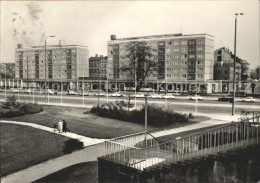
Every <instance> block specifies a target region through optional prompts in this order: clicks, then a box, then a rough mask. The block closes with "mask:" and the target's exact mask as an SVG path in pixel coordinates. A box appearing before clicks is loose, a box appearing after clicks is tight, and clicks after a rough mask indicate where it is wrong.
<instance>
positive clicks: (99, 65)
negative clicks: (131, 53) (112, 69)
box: [89, 55, 107, 78]
mask: <svg viewBox="0 0 260 183" xmlns="http://www.w3.org/2000/svg"><path fill="white" fill-rule="evenodd" d="M89 77H90V78H106V77H107V57H104V56H103V55H100V56H98V55H96V56H95V57H90V58H89Z"/></svg>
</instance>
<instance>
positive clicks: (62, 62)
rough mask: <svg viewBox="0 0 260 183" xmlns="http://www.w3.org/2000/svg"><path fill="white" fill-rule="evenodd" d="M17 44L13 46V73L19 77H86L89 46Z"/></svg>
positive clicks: (66, 79)
mask: <svg viewBox="0 0 260 183" xmlns="http://www.w3.org/2000/svg"><path fill="white" fill-rule="evenodd" d="M46 50H47V52H46V62H45V47H44V46H33V47H22V46H21V45H19V46H18V48H16V50H15V63H16V66H15V77H16V78H17V79H19V80H22V81H28V82H38V83H39V84H43V82H44V81H45V79H46V80H47V81H48V82H50V83H51V82H59V81H61V80H62V82H65V83H66V82H71V81H75V80H77V79H79V77H89V64H88V58H89V50H88V47H87V46H79V45H62V46H60V45H48V46H47V48H46Z"/></svg>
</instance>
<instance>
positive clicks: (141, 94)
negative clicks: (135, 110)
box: [133, 93, 145, 98]
mask: <svg viewBox="0 0 260 183" xmlns="http://www.w3.org/2000/svg"><path fill="white" fill-rule="evenodd" d="M133 97H136V98H144V97H145V96H144V94H143V93H138V94H136V95H134V96H133Z"/></svg>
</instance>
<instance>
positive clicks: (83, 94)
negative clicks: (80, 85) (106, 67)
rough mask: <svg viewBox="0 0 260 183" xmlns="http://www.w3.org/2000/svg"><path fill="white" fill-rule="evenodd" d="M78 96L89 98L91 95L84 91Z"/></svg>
mask: <svg viewBox="0 0 260 183" xmlns="http://www.w3.org/2000/svg"><path fill="white" fill-rule="evenodd" d="M78 95H80V96H89V93H88V92H85V91H82V92H79V93H78Z"/></svg>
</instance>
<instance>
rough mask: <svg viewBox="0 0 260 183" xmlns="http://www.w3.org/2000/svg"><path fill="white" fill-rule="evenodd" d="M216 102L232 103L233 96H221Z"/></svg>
mask: <svg viewBox="0 0 260 183" xmlns="http://www.w3.org/2000/svg"><path fill="white" fill-rule="evenodd" d="M218 101H223V102H232V101H233V96H222V97H219V98H218Z"/></svg>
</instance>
